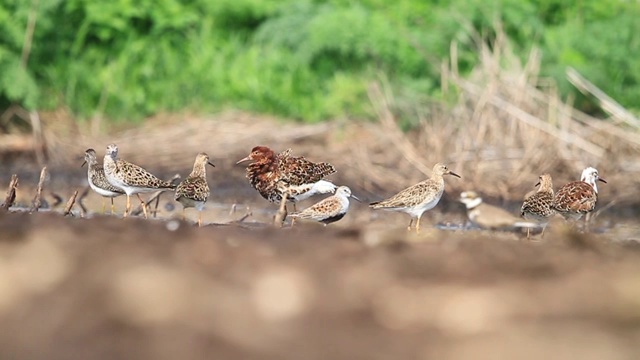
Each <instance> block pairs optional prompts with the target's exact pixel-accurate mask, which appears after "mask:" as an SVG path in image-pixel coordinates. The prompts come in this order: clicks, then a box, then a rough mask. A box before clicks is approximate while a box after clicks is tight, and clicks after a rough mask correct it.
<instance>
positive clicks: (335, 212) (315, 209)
mask: <svg viewBox="0 0 640 360" xmlns="http://www.w3.org/2000/svg"><path fill="white" fill-rule="evenodd" d="M350 197H352V198H354V199H355V200H358V201H360V199H358V198H357V197H356V196H354V195H352V194H351V189H349V188H348V187H346V186H340V187H338V189H337V190H336V193H335V194H334V195H331V196H329V197H328V198H326V199H323V200H320V201H319V202H317V203H316V204H314V205H311V206H310V207H308V208H306V209H304V210H303V211H301V212H299V213H293V214H291V217H292V218H298V219H309V220H315V221H318V222H321V223H323V224H324V225H325V226H327V224H330V223H332V222H336V221H338V220H340V219H342V218H343V217H344V216H345V214H346V213H347V211H348V210H349V198H350Z"/></svg>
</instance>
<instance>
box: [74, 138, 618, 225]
mask: <svg viewBox="0 0 640 360" xmlns="http://www.w3.org/2000/svg"><path fill="white" fill-rule="evenodd" d="M246 161H250V163H249V165H248V166H247V169H246V173H247V174H246V176H247V178H248V179H249V182H250V184H251V186H252V187H253V188H254V189H256V190H257V191H258V193H260V195H261V196H262V197H263V198H265V199H266V200H268V201H270V202H273V203H280V210H279V212H278V214H279V218H278V216H276V222H280V224H281V222H282V221H283V220H284V219H285V218H286V217H287V210H286V203H287V201H289V202H292V203H293V208H294V212H293V213H292V214H289V216H290V217H291V218H292V219H293V221H295V219H308V220H314V221H318V222H321V223H324V224H325V225H326V224H329V223H332V222H335V221H338V220H340V219H342V218H343V217H344V216H345V214H346V213H347V211H348V210H349V198H354V199H355V200H358V201H360V200H359V199H358V198H357V197H356V196H354V195H353V194H352V193H351V189H350V188H349V187H347V186H337V185H335V184H333V183H332V182H330V181H328V180H325V178H326V177H327V176H329V175H331V174H334V173H335V172H336V169H335V167H334V166H333V165H331V164H329V163H326V162H320V163H314V162H311V161H309V160H307V159H305V158H304V157H302V156H293V155H292V153H291V149H288V150H285V151H283V152H281V153H275V152H274V151H273V150H272V149H270V148H269V147H266V146H256V147H254V148H253V149H252V150H251V153H250V154H249V155H248V156H247V157H245V158H243V159H241V160H239V161H238V162H237V163H236V164H240V163H243V162H246ZM85 163H86V164H87V165H88V166H87V168H88V171H87V178H88V181H89V185H90V187H91V189H93V190H94V191H95V192H96V193H98V194H100V195H101V196H103V197H104V198H111V213H112V214H113V213H114V206H113V198H114V197H117V196H120V195H126V196H127V203H126V204H127V205H126V209H125V212H124V214H123V216H124V217H127V215H129V214H130V211H131V196H132V195H134V194H135V195H137V196H138V199H139V200H140V202H141V204H142V209H143V212H144V216H145V218H146V217H147V209H146V203H145V201H144V200H143V199H142V198H141V197H140V194H141V193H146V192H155V191H163V190H167V191H174V193H175V195H174V198H175V200H176V201H178V202H180V203H181V204H182V205H183V218H184V212H185V210H186V209H187V208H195V209H197V210H198V225H202V210H203V209H204V204H205V203H206V201H207V199H208V197H209V195H210V190H209V185H208V184H207V179H206V166H207V165H211V166H215V165H214V164H212V163H211V162H210V161H209V156H208V155H207V154H206V153H199V154H198V155H197V156H196V159H195V162H194V164H193V170H192V171H191V174H189V176H187V177H186V178H185V179H184V180H182V181H181V182H180V183H179V184H177V185H176V184H174V183H172V182H167V181H164V180H161V179H159V178H158V177H156V176H154V175H153V174H151V173H150V172H148V171H147V170H145V169H144V168H142V167H140V166H138V165H135V164H132V163H130V162H128V161H126V160H123V159H120V158H119V157H118V146H117V145H116V144H110V145H108V146H107V149H106V153H105V156H104V161H103V164H99V163H98V161H97V156H96V152H95V150H93V149H88V150H86V151H85ZM83 165H84V163H83ZM445 175H451V176H455V177H458V178H460V175H458V174H456V173H454V172H452V171H451V170H449V169H448V168H447V166H446V165H444V164H441V163H438V164H436V165H435V166H434V167H433V171H432V174H431V177H430V178H429V179H427V180H424V181H421V182H419V183H417V184H415V185H412V186H410V187H408V188H406V189H404V190H402V191H400V192H398V193H397V194H395V195H393V196H391V197H390V198H388V199H385V200H381V201H377V202H373V203H371V204H369V206H370V207H371V208H372V209H382V210H389V211H399V212H404V213H407V214H409V215H410V216H411V221H410V222H409V226H408V230H411V229H412V225H413V223H414V221H415V227H414V228H415V231H416V232H419V231H420V218H421V217H422V214H423V213H424V212H425V211H428V210H431V209H433V208H434V207H435V206H436V205H437V204H438V202H439V201H440V198H441V197H442V194H443V192H444V176H445ZM539 180H540V181H539V182H538V183H537V184H536V186H538V189H537V191H536V192H535V193H533V194H532V195H530V196H528V197H526V198H525V199H524V202H523V204H522V208H521V214H520V215H521V218H524V219H525V220H528V221H532V222H534V223H535V224H539V225H540V224H541V225H542V226H543V232H544V226H546V223H548V221H549V219H550V217H551V216H553V215H554V214H560V215H562V216H563V217H565V219H567V220H578V219H580V218H581V217H582V216H583V215H585V214H588V213H589V212H591V211H593V210H594V208H595V205H596V201H597V198H598V187H597V184H596V183H597V181H601V182H604V183H606V181H605V180H604V179H602V178H600V177H599V175H598V170H596V169H595V168H592V167H588V168H586V169H584V170H583V171H582V176H581V179H580V181H574V182H570V183H568V184H566V185H564V186H562V187H561V188H560V189H559V190H558V191H557V192H554V190H553V183H552V179H551V175H549V174H543V175H540V178H539ZM327 193H332V195H331V196H329V197H327V198H325V199H323V200H321V201H320V202H318V203H316V204H314V205H312V206H310V207H309V208H306V209H304V210H302V211H300V212H297V211H296V210H295V203H296V202H298V201H301V200H305V199H308V198H310V197H311V196H313V195H316V194H327ZM460 202H462V203H464V204H465V206H466V208H467V212H468V216H469V219H470V221H471V222H473V223H475V224H477V225H479V226H480V227H485V228H499V227H501V226H502V225H505V224H506V223H507V222H508V223H509V225H511V226H518V224H519V222H520V221H521V220H522V219H521V218H515V216H513V215H511V214H510V213H508V212H506V211H505V210H502V209H500V208H497V207H491V206H490V205H486V204H484V203H483V202H482V198H481V197H480V196H479V195H478V194H477V193H475V192H473V191H465V192H463V193H461V194H460ZM483 207H484V208H485V210H482V209H483ZM503 223H504V224H503ZM521 224H522V226H523V227H527V229H528V228H529V227H528V226H527V223H521ZM529 224H531V223H529ZM528 235H529V234H528Z"/></svg>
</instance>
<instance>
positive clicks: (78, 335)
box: [0, 213, 640, 359]
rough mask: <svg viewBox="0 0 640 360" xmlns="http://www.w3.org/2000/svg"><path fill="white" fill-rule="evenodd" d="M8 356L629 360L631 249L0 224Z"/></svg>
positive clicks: (299, 231) (0, 302)
mask: <svg viewBox="0 0 640 360" xmlns="http://www.w3.org/2000/svg"><path fill="white" fill-rule="evenodd" d="M0 228H1V229H2V232H0V254H1V255H0V288H1V289H0V324H1V325H0V354H2V358H5V359H129V358H140V359H142V358H144V359H176V358H180V359H211V358H216V359H430V358H438V359H469V358H474V359H496V358H502V359H516V358H517V359H542V358H544V359H567V358H579V359H634V358H638V356H640V347H639V346H638V344H639V343H640V294H639V293H638V289H640V252H638V248H639V247H638V246H637V245H636V244H637V242H636V241H626V242H620V241H617V240H615V239H614V238H613V237H611V236H608V235H584V234H576V233H572V232H568V231H565V230H563V229H561V228H557V229H556V230H553V231H551V232H550V233H549V234H548V235H546V236H545V239H544V241H542V242H526V241H511V239H513V237H512V236H511V235H499V234H498V235H497V234H494V233H484V232H474V231H466V232H454V231H439V230H435V229H434V228H432V227H427V228H426V229H425V231H423V233H421V234H420V235H412V234H407V233H406V231H404V230H403V229H402V228H400V227H395V228H392V229H386V230H380V229H369V228H367V227H352V228H336V227H333V228H332V227H331V226H329V227H326V228H325V227H317V226H312V225H306V224H305V225H302V226H300V227H295V228H293V229H291V228H284V229H273V228H268V227H265V228H261V227H243V226H240V225H237V224H236V225H226V226H214V225H211V226H207V227H203V228H196V227H194V226H192V225H188V224H186V223H184V222H180V221H176V220H169V221H153V220H143V219H139V218H131V219H126V220H122V219H119V218H116V217H110V216H98V217H94V218H92V219H78V218H69V217H67V218H64V217H62V216H60V215H58V214H54V213H48V214H47V213H34V214H27V213H2V214H0Z"/></svg>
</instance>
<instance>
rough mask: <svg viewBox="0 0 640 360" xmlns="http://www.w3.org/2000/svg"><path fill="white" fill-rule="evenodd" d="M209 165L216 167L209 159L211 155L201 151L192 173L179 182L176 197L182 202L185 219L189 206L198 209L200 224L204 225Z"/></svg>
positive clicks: (208, 193) (208, 192) (183, 217)
mask: <svg viewBox="0 0 640 360" xmlns="http://www.w3.org/2000/svg"><path fill="white" fill-rule="evenodd" d="M207 165H211V166H213V167H215V165H214V164H213V163H212V162H210V161H209V155H207V154H206V153H203V152H202V153H199V154H198V155H197V156H196V160H195V161H194V162H193V170H192V171H191V174H189V176H187V177H186V178H185V179H184V180H182V181H181V182H180V184H178V186H177V187H176V193H175V196H174V199H175V200H176V201H178V202H179V203H180V204H182V219H183V220H184V219H185V211H186V209H187V208H190V207H192V208H195V209H196V210H198V226H202V210H204V204H205V203H206V202H207V199H208V198H209V195H210V190H209V184H208V183H207V169H206V168H207Z"/></svg>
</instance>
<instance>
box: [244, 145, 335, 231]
mask: <svg viewBox="0 0 640 360" xmlns="http://www.w3.org/2000/svg"><path fill="white" fill-rule="evenodd" d="M248 160H250V161H252V163H250V164H249V165H248V166H247V178H248V179H249V182H250V183H251V186H252V187H253V188H254V189H256V190H258V192H259V193H260V195H262V197H263V198H265V199H267V200H269V201H270V202H273V203H278V202H280V211H279V212H280V213H284V216H283V217H282V219H283V220H284V217H285V216H286V204H285V200H288V201H291V202H293V204H294V211H295V203H296V202H298V201H301V200H305V199H308V198H309V197H311V196H313V195H315V194H326V193H334V192H335V191H336V189H337V186H336V185H334V184H333V183H331V182H329V181H326V180H323V179H324V178H325V177H326V176H328V175H331V174H333V173H335V172H336V169H335V168H334V167H333V165H331V164H329V163H324V162H321V163H314V162H311V161H309V160H307V159H305V158H304V157H302V156H299V157H296V156H291V149H287V150H285V151H283V152H281V153H279V154H276V153H275V152H274V151H273V150H271V149H270V148H268V147H266V146H256V147H254V148H253V149H251V153H250V154H249V155H248V156H247V157H245V158H243V159H241V160H239V161H238V162H237V163H236V164H240V163H242V162H244V161H248Z"/></svg>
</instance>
